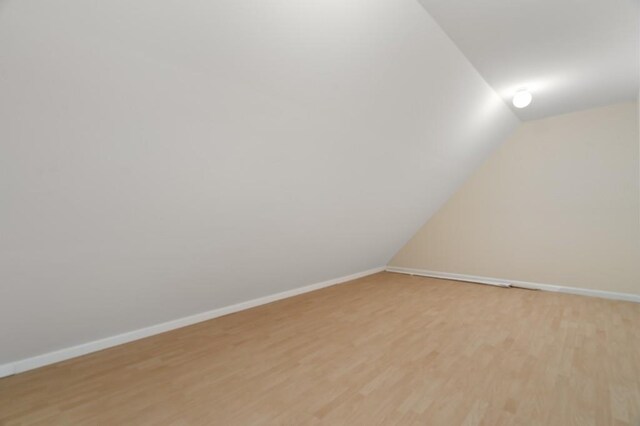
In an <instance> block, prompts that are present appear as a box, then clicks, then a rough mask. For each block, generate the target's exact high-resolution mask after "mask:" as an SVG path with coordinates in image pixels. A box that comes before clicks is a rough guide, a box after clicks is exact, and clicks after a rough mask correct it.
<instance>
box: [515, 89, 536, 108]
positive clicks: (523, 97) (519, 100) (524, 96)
mask: <svg viewBox="0 0 640 426" xmlns="http://www.w3.org/2000/svg"><path fill="white" fill-rule="evenodd" d="M532 99H533V96H531V93H529V92H527V91H526V90H519V91H517V92H516V94H515V95H513V106H514V107H516V108H524V107H526V106H528V105H529V104H530V103H531V100H532Z"/></svg>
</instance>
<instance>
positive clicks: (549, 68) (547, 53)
mask: <svg viewBox="0 0 640 426" xmlns="http://www.w3.org/2000/svg"><path fill="white" fill-rule="evenodd" d="M420 2H421V3H422V4H423V5H424V7H425V8H426V10H427V11H428V12H429V13H430V14H431V16H433V17H434V18H435V19H436V20H437V22H438V23H439V24H440V25H441V26H442V28H443V29H444V30H445V31H446V32H447V34H448V35H449V36H451V38H452V39H453V41H454V42H455V43H456V44H457V46H458V47H459V48H460V49H461V50H462V52H463V53H464V54H465V55H466V56H467V58H469V60H470V61H471V63H473V65H474V66H475V67H476V68H477V70H478V71H479V72H480V73H481V74H482V76H483V77H484V78H485V80H486V81H487V82H488V83H489V84H490V85H491V86H492V87H493V88H494V89H495V90H496V92H497V93H499V94H500V96H502V98H503V99H504V100H505V102H507V103H508V104H509V105H510V106H511V104H510V102H511V99H512V97H513V94H514V93H515V92H516V91H517V90H518V89H521V88H525V89H528V90H529V91H531V92H532V94H533V102H532V103H531V105H530V106H529V107H527V108H524V109H517V108H514V107H513V106H512V108H513V111H514V113H516V114H517V115H518V116H519V118H520V119H522V120H533V119H539V118H542V117H548V116H553V115H558V114H564V113H568V112H573V111H578V110H584V109H588V108H593V107H597V106H603V105H610V104H614V103H619V102H625V101H632V100H635V99H637V96H638V80H639V76H640V23H639V21H638V16H640V2H639V1H638V0H561V1H558V0H482V1H474V0H446V1H445V0H420Z"/></svg>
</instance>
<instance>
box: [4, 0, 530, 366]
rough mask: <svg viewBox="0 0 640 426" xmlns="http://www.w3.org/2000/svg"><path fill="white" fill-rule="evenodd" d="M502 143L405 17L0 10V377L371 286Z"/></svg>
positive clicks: (447, 64) (387, 3) (441, 38)
mask: <svg viewBox="0 0 640 426" xmlns="http://www.w3.org/2000/svg"><path fill="white" fill-rule="evenodd" d="M516 124H517V120H516V119H515V117H514V116H513V115H512V113H511V112H510V111H509V109H508V108H507V107H506V106H505V105H504V104H503V103H502V102H501V100H500V99H499V98H498V97H497V96H496V95H495V93H494V92H493V91H492V90H491V89H490V88H489V87H488V86H487V85H486V84H485V82H484V81H483V80H482V79H481V77H480V76H479V75H478V73H477V72H476V71H475V70H474V69H473V67H472V66H471V65H470V64H469V63H468V61H467V60H466V59H465V58H464V56H463V55H462V54H461V53H460V52H459V51H458V50H457V49H456V48H455V46H454V45H453V44H452V42H451V41H450V40H449V39H448V38H447V37H446V35H445V34H444V33H443V32H442V31H441V30H440V28H439V27H438V26H437V25H436V24H435V22H434V21H433V20H432V19H431V18H430V17H429V16H428V15H427V14H426V13H425V12H424V10H423V9H422V7H421V6H420V5H419V4H418V3H417V2H415V1H414V0H352V1H348V2H345V1H343V0H324V1H316V0H247V1H237V0H216V1H208V0H207V1H205V0H191V1H189V2H185V1H178V0H139V1H135V2H131V1H129V0H112V1H103V2H89V1H85V0H50V1H49V0H48V1H44V0H9V1H4V2H2V3H1V4H0V149H1V155H0V197H1V207H0V234H1V236H2V237H1V239H0V363H3V362H9V361H13V360H17V359H21V358H24V357H28V356H32V355H36V354H40V353H43V352H46V351H50V350H54V349H58V348H62V347H67V346H70V345H74V344H78V343H81V342H85V341H89V340H93V339H96V338H100V337H105V336H109V335H113V334H116V333H120V332H123V331H127V330H131V329H135V328H139V327H143V326H147V325H151V324H155V323H158V322H162V321H166V320H169V319H173V318H178V317H181V316H185V315H189V314H193V313H197V312H201V311H205V310H209V309H213V308H216V307H220V306H225V305H229V304H232V303H235V302H239V301H243V300H247V299H251V298H255V297H259V296H263V295H267V294H271V293H274V292H278V291H283V290H287V289H290V288H294V287H299V286H302V285H305V284H310V283H314V282H318V281H322V280H326V279H330V278H334V277H339V276H343V275H346V274H349V273H354V272H357V271H362V270H365V269H368V268H372V267H376V266H382V265H384V264H386V262H387V261H388V260H389V259H390V258H391V256H392V255H393V254H394V253H395V252H396V251H397V250H398V249H399V248H400V247H401V246H402V245H403V244H404V243H405V242H406V241H407V240H408V239H409V238H410V236H411V235H413V233H414V232H415V231H416V229H418V228H419V226H420V225H421V224H422V223H424V220H425V218H426V217H428V216H429V215H431V214H432V213H433V212H434V211H435V210H437V209H438V207H439V206H440V205H441V204H442V202H443V201H444V200H446V199H447V197H448V196H449V195H450V194H451V193H452V192H453V191H454V189H455V188H456V187H457V186H458V184H460V183H461V182H462V181H463V180H464V179H465V178H466V177H467V176H468V174H469V173H470V172H471V171H472V170H473V169H474V168H475V167H476V166H477V165H478V164H480V163H481V162H482V161H483V159H484V158H485V157H486V156H487V155H488V154H489V153H490V152H491V151H492V150H493V149H494V148H495V147H496V146H498V145H499V144H500V143H501V142H502V140H503V139H504V137H505V135H507V134H508V133H509V132H510V131H511V129H513V128H514V126H515V125H516ZM416 194H421V196H419V197H417V196H416Z"/></svg>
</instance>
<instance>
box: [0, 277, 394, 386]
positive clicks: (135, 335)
mask: <svg viewBox="0 0 640 426" xmlns="http://www.w3.org/2000/svg"><path fill="white" fill-rule="evenodd" d="M385 269H386V268H385V267H384V266H382V267H379V268H373V269H369V270H366V271H362V272H358V273H355V274H351V275H347V276H344V277H339V278H334V279H332V280H328V281H322V282H319V283H315V284H310V285H307V286H304V287H298V288H294V289H292V290H287V291H283V292H280V293H276V294H271V295H268V296H264V297H259V298H257V299H252V300H248V301H246V302H241V303H237V304H235V305H230V306H225V307H222V308H218V309H213V310H211V311H207V312H201V313H199V314H195V315H190V316H188V317H183V318H179V319H176V320H172V321H168V322H164V323H162V324H156V325H152V326H150V327H145V328H141V329H138V330H133V331H129V332H126V333H122V334H118V335H115V336H111V337H106V338H104V339H99V340H94V341H92V342H87V343H83V344H80V345H77V346H72V347H69V348H65V349H60V350H57V351H53V352H48V353H45V354H42V355H37V356H34V357H31V358H26V359H22V360H19V361H14V362H11V363H7V364H0V378H1V377H6V376H11V375H13V374H18V373H22V372H25V371H28V370H33V369H35V368H39V367H44V366H46V365H50V364H55V363H57V362H61V361H66V360H68V359H71V358H76V357H79V356H82V355H87V354H90V353H92V352H97V351H100V350H103V349H107V348H111V347H114V346H118V345H122V344H124V343H129V342H133V341H135V340H139V339H144V338H145V337H150V336H154V335H156V334H160V333H164V332H167V331H171V330H175V329H177V328H182V327H186V326H188V325H192V324H196V323H199V322H202V321H207V320H210V319H213V318H217V317H221V316H223V315H228V314H232V313H234V312H239V311H244V310H245V309H250V308H254V307H256V306H260V305H265V304H267V303H271V302H275V301H278V300H282V299H287V298H289V297H293V296H297V295H300V294H304V293H308V292H311V291H314V290H319V289H321V288H325V287H331V286H333V285H336V284H342V283H345V282H348V281H352V280H355V279H358V278H362V277H366V276H368V275H373V274H376V273H378V272H382V271H384V270H385Z"/></svg>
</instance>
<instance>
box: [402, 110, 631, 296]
mask: <svg viewBox="0 0 640 426" xmlns="http://www.w3.org/2000/svg"><path fill="white" fill-rule="evenodd" d="M637 107H638V106H637V103H624V104H618V105H611V106H607V107H603V108H597V109H591V110H587V111H580V112H575V113H571V114H566V115H560V116H555V117H551V118H545V119H542V120H537V121H529V122H526V123H523V124H522V125H521V126H520V127H519V128H518V129H517V130H516V131H515V132H514V134H513V135H512V136H511V137H510V138H509V140H508V141H507V142H506V143H505V144H504V145H503V146H502V147H500V148H499V149H498V151H496V153H495V154H494V155H493V156H492V157H490V159H489V160H488V161H487V162H486V163H485V164H484V165H483V166H482V167H481V168H480V169H479V170H478V171H477V172H476V173H475V174H474V175H473V176H472V177H471V178H470V179H469V180H468V181H467V182H466V183H465V184H464V185H463V187H462V188H461V189H460V190H459V191H458V192H457V193H456V194H455V195H454V196H453V197H452V198H451V199H450V200H449V201H448V202H447V203H446V204H445V205H444V207H443V208H442V209H441V210H440V211H439V212H438V213H436V214H435V215H434V216H433V217H432V218H431V220H429V222H428V223H427V224H426V225H425V226H423V227H422V229H420V230H419V231H418V233H417V234H416V235H415V236H414V237H413V238H412V239H411V241H409V243H408V244H407V245H406V246H405V247H404V248H403V249H402V250H400V252H399V253H398V254H397V255H396V256H395V257H394V258H393V259H392V261H391V262H390V265H391V266H396V267H406V268H416V269H424V270H430V271H438V272H449V273H457V274H467V275H476V276H483V277H491V278H502V279H512V280H519V281H529V282H535V283H540V284H555V285H564V286H571V287H581V288H588V289H595V290H606V291H614V292H624V293H633V294H640V221H639V220H638V218H639V214H640V200H639V194H640V188H639V187H638V186H639V182H638V173H639V170H638V168H639V164H640V159H639V153H638V138H639V135H638V112H637Z"/></svg>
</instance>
